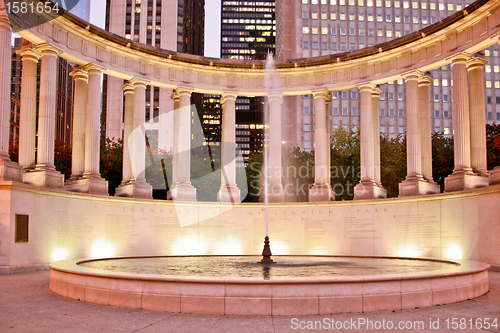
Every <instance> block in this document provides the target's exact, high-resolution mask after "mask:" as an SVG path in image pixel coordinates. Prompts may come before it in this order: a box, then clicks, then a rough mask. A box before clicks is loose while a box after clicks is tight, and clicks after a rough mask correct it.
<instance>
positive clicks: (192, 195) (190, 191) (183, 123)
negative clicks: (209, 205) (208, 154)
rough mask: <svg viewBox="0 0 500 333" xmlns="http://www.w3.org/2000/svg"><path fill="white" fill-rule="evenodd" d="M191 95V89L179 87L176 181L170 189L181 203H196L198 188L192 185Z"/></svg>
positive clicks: (175, 143) (176, 122)
mask: <svg viewBox="0 0 500 333" xmlns="http://www.w3.org/2000/svg"><path fill="white" fill-rule="evenodd" d="M191 93H192V89H189V88H183V87H179V88H177V90H176V94H178V98H179V102H178V103H179V108H176V109H175V111H174V112H175V113H174V156H173V159H174V161H173V164H174V169H175V171H174V172H175V177H176V181H175V183H174V184H173V186H171V187H170V193H171V195H172V198H173V199H174V200H181V201H196V188H195V187H194V186H193V185H191V112H192V111H191ZM175 98H176V96H175ZM175 98H174V104H175Z"/></svg>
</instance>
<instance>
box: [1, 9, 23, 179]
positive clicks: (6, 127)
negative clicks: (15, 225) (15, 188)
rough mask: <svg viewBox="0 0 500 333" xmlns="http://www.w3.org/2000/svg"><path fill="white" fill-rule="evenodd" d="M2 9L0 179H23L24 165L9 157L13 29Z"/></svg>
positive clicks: (5, 12)
mask: <svg viewBox="0 0 500 333" xmlns="http://www.w3.org/2000/svg"><path fill="white" fill-rule="evenodd" d="M1 4H2V8H1V9H0V180H14V181H22V179H23V172H22V167H21V166H19V165H18V164H17V163H14V162H12V161H11V160H10V158H9V136H10V84H11V80H12V73H11V68H12V47H11V46H10V43H11V38H12V29H11V27H10V21H9V17H8V15H7V11H6V10H5V6H3V2H2V3H1Z"/></svg>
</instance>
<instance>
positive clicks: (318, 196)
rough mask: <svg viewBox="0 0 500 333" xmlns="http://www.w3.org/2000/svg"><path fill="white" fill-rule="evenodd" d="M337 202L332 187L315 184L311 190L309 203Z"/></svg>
mask: <svg viewBox="0 0 500 333" xmlns="http://www.w3.org/2000/svg"><path fill="white" fill-rule="evenodd" d="M324 201H335V194H334V193H333V190H332V187H331V186H330V185H318V184H314V185H313V187H311V188H310V189H309V202H324Z"/></svg>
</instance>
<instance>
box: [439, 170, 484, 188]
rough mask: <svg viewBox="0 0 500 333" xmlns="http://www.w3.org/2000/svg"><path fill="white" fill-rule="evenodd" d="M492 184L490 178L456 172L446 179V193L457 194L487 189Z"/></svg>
mask: <svg viewBox="0 0 500 333" xmlns="http://www.w3.org/2000/svg"><path fill="white" fill-rule="evenodd" d="M489 184H490V176H488V175H483V174H476V173H472V172H471V173H466V172H463V171H459V172H454V173H452V174H451V175H449V176H448V177H446V178H445V179H444V191H445V192H455V191H463V190H470V189H473V188H478V187H486V186H488V185H489Z"/></svg>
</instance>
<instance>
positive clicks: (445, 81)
mask: <svg viewBox="0 0 500 333" xmlns="http://www.w3.org/2000/svg"><path fill="white" fill-rule="evenodd" d="M441 85H442V86H443V87H448V79H443V80H441Z"/></svg>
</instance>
